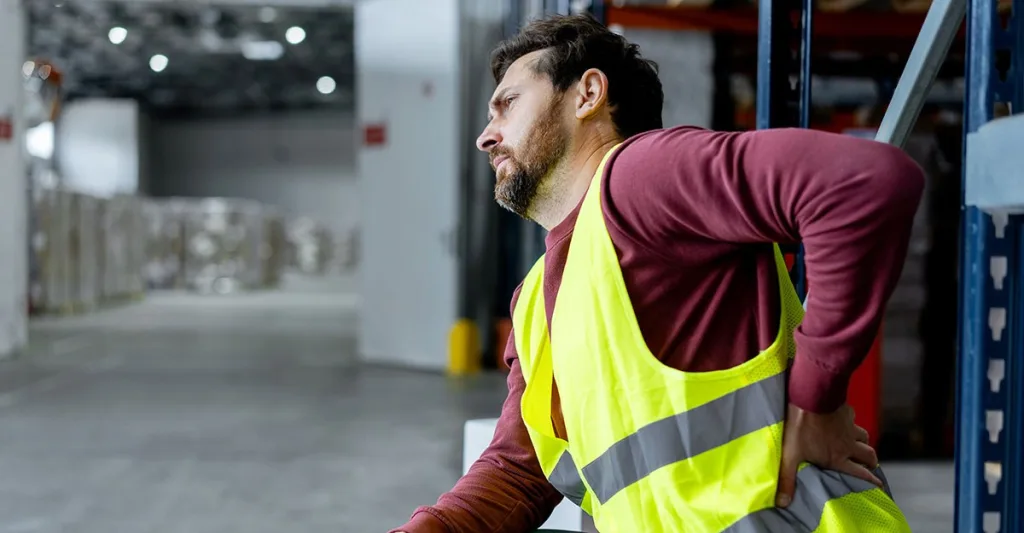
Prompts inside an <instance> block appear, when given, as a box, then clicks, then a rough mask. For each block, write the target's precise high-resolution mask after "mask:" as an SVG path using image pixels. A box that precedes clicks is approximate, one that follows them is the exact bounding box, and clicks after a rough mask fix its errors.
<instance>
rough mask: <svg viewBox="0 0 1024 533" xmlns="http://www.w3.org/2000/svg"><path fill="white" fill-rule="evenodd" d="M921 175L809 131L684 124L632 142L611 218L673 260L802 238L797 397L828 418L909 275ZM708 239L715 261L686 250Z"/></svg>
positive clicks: (896, 160) (613, 187) (866, 144)
mask: <svg viewBox="0 0 1024 533" xmlns="http://www.w3.org/2000/svg"><path fill="white" fill-rule="evenodd" d="M923 185H924V177H923V172H922V171H921V169H920V168H919V167H918V166H917V164H916V163H915V162H914V161H913V160H912V159H910V157H908V156H907V155H906V154H904V153H903V152H902V151H901V150H899V149H897V148H894V147H892V146H889V145H885V144H882V143H878V142H874V141H870V140H864V139H858V138H854V137H851V136H846V135H839V134H829V133H824V132H815V131H811V130H801V129H776V130H760V131H752V132H741V133H732V132H730V133H726V132H712V131H707V130H703V129H698V128H675V129H670V130H665V131H659V132H652V133H649V134H645V135H642V136H640V137H639V138H637V139H635V140H633V141H631V143H630V144H628V145H627V146H626V147H625V148H624V149H623V151H622V152H621V153H620V154H619V156H618V157H617V158H616V159H615V161H614V163H613V166H612V174H611V177H610V179H609V180H608V183H607V187H608V194H607V195H606V198H608V202H609V208H610V212H609V219H610V220H611V221H612V223H614V222H615V221H621V220H628V221H629V222H628V224H629V227H628V228H623V231H626V232H627V233H628V234H630V235H632V236H633V237H634V238H635V239H636V240H637V241H639V243H640V244H641V245H644V246H646V247H648V248H650V249H651V250H653V251H655V252H657V253H660V254H662V255H663V256H665V257H666V258H667V259H669V260H672V261H678V262H680V264H682V265H685V264H686V262H688V261H702V262H703V261H715V260H718V259H725V258H727V256H728V255H729V254H731V253H733V252H734V251H736V250H737V249H738V248H739V247H740V246H742V245H744V244H749V243H767V242H778V243H796V242H801V241H802V242H803V243H804V245H805V251H806V254H805V255H806V257H805V261H806V269H807V279H808V285H809V287H810V299H809V301H808V305H807V314H806V317H805V319H804V321H803V323H802V325H801V326H800V328H799V330H798V331H797V332H796V342H797V357H796V360H795V361H794V366H793V370H792V374H791V379H790V388H789V392H790V401H791V402H792V403H793V404H794V405H796V406H797V407H799V408H801V409H804V410H806V411H810V412H814V413H830V412H833V411H835V410H836V409H838V408H839V407H840V406H841V405H842V404H843V403H844V402H845V401H846V392H847V386H848V384H849V380H850V376H851V374H852V373H853V371H854V370H855V369H856V368H857V366H858V365H859V364H860V363H861V362H862V360H863V358H864V357H865V356H866V354H867V353H868V351H869V349H870V346H871V343H872V342H873V340H874V338H875V336H876V335H877V332H878V328H879V325H880V323H881V318H882V314H883V311H884V308H885V303H886V301H887V300H888V299H889V296H890V295H891V294H892V291H893V289H894V287H895V284H896V281H897V279H898V278H899V275H900V272H901V271H902V268H903V263H904V259H905V255H906V251H907V245H908V241H909V236H910V230H911V225H912V221H913V217H914V213H915V211H916V210H917V206H918V202H919V201H920V198H921V194H922V190H923ZM687 242H689V243H693V242H699V243H702V244H703V245H704V246H702V247H701V249H702V250H706V251H707V253H708V254H711V255H716V254H717V257H708V256H707V254H704V255H702V256H701V257H699V258H694V257H686V256H685V255H683V253H679V254H677V255H673V252H675V251H676V250H679V251H680V252H684V251H686V250H692V249H693V247H692V246H691V247H687V246H680V243H687Z"/></svg>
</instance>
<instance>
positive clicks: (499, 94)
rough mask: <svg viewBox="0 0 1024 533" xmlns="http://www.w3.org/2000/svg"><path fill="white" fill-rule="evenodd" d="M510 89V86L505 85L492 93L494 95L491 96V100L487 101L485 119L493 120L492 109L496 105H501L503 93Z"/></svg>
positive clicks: (505, 93)
mask: <svg viewBox="0 0 1024 533" xmlns="http://www.w3.org/2000/svg"><path fill="white" fill-rule="evenodd" d="M511 90H512V87H505V88H503V89H501V90H500V91H498V92H496V93H494V96H493V97H492V98H491V101H490V102H488V103H487V107H488V109H489V111H488V112H487V120H494V109H495V108H497V107H501V105H502V102H503V101H504V100H505V95H507V94H508V93H509V91H511Z"/></svg>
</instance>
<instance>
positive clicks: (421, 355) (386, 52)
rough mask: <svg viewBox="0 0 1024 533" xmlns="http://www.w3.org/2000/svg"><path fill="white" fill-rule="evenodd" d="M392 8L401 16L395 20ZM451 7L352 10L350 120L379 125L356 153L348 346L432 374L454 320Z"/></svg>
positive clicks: (456, 121) (384, 0)
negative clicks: (353, 326)
mask: <svg viewBox="0 0 1024 533" xmlns="http://www.w3.org/2000/svg"><path fill="white" fill-rule="evenodd" d="M396 13H401V15H400V16H396V15H395V14H396ZM459 23H460V15H459V2H458V1H457V0H433V1H430V2H424V1H422V0H376V1H373V2H366V3H359V4H357V5H356V19H355V30H356V68H357V79H358V86H357V92H356V95H357V96H356V99H357V102H358V104H357V105H358V121H359V124H360V125H366V124H374V123H385V124H387V143H386V145H384V146H374V147H364V148H362V149H361V150H360V152H359V158H358V160H359V175H360V181H361V185H362V195H361V198H362V202H363V204H364V205H367V206H373V207H372V208H367V209H366V210H365V213H364V225H363V226H364V232H363V239H362V243H363V248H362V252H361V254H362V263H361V270H360V276H361V278H362V302H363V303H362V320H361V324H362V325H361V327H362V330H361V335H360V351H361V353H362V355H363V357H364V358H365V359H367V360H370V361H375V362H381V361H385V362H394V363H400V364H404V365H408V366H413V367H422V368H432V369H441V368H444V367H445V366H446V362H447V345H448V342H447V339H448V331H449V328H450V327H451V326H452V324H453V322H454V320H455V318H456V311H457V310H456V302H457V279H456V278H457V274H456V272H457V266H458V265H457V258H456V256H455V254H454V243H453V242H451V241H452V237H453V236H454V235H455V230H456V224H457V217H458V215H457V212H458V205H459V203H458V202H459V197H458V195H459V187H458V183H459V169H460V156H461V151H460V148H461V146H460V144H461V142H462V140H461V127H460V120H461V117H462V112H461V110H460V98H459V80H460V70H459V61H460V53H459V33H460V32H459V30H460V24H459Z"/></svg>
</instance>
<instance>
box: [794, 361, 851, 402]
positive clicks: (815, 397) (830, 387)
mask: <svg viewBox="0 0 1024 533" xmlns="http://www.w3.org/2000/svg"><path fill="white" fill-rule="evenodd" d="M849 386H850V376H849V375H846V374H842V373H837V372H835V371H831V370H826V369H824V368H821V367H819V366H818V365H816V364H815V363H814V360H812V359H811V358H809V357H800V354H797V356H796V357H795V358H794V361H793V367H792V368H791V369H790V371H789V403H791V404H793V405H795V406H797V407H799V408H800V409H803V410H804V411H810V412H812V413H819V414H824V413H831V412H834V411H835V410H836V409H839V408H840V407H842V406H843V404H844V403H846V392H847V388H848V387H849Z"/></svg>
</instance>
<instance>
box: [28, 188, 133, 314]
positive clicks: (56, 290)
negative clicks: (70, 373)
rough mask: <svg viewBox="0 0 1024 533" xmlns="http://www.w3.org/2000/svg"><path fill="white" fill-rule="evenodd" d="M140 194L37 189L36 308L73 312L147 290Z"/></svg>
mask: <svg viewBox="0 0 1024 533" xmlns="http://www.w3.org/2000/svg"><path fill="white" fill-rule="evenodd" d="M139 208H140V201H139V199H137V198H135V197H131V196H125V197H115V198H96V197H93V196H89V195H86V194H81V193H78V192H74V191H70V190H66V189H62V188H40V189H38V190H36V191H34V192H33V198H32V210H31V220H30V232H31V239H30V240H29V243H30V244H29V246H30V253H29V258H30V261H29V262H30V265H29V268H30V279H29V301H30V306H31V309H32V310H33V312H42V313H53V314H71V313H78V312H83V311H89V310H92V309H95V308H97V307H100V306H102V305H104V304H106V303H110V302H116V301H120V300H125V299H134V298H138V297H140V296H141V295H142V270H141V265H142V250H143V247H144V242H145V236H144V234H143V232H142V231H141V225H140V224H139V218H140V217H139V216H138V214H139Z"/></svg>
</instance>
